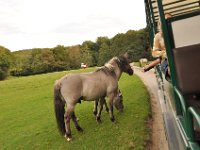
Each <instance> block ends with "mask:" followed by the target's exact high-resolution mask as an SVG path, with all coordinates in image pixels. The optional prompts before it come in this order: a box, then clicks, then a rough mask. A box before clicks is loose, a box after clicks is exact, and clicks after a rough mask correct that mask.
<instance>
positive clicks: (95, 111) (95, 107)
mask: <svg viewBox="0 0 200 150" xmlns="http://www.w3.org/2000/svg"><path fill="white" fill-rule="evenodd" d="M98 102H99V99H95V100H94V110H93V114H94V115H95V116H96V115H97V106H98Z"/></svg>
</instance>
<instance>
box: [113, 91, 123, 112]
mask: <svg viewBox="0 0 200 150" xmlns="http://www.w3.org/2000/svg"><path fill="white" fill-rule="evenodd" d="M114 105H115V107H116V109H117V110H118V111H119V112H122V111H123V110H124V104H123V96H122V93H121V91H120V90H118V93H117V97H116V99H115V100H114Z"/></svg>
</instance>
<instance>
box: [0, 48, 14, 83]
mask: <svg viewBox="0 0 200 150" xmlns="http://www.w3.org/2000/svg"><path fill="white" fill-rule="evenodd" d="M11 63H12V54H11V52H10V50H8V49H7V48H5V47H3V46H0V80H4V79H5V78H6V77H7V76H8V75H9V69H10V66H11Z"/></svg>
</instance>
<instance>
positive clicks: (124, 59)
mask: <svg viewBox="0 0 200 150" xmlns="http://www.w3.org/2000/svg"><path fill="white" fill-rule="evenodd" d="M118 60H119V62H118V65H119V68H120V69H121V71H122V72H126V73H128V74H129V75H133V69H132V68H131V66H130V64H129V63H130V60H129V58H128V54H127V53H125V54H124V55H121V56H119V57H118Z"/></svg>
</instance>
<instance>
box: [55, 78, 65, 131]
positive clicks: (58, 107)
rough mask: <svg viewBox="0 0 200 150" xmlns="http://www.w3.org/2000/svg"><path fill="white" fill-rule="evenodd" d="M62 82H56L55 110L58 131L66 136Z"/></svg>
mask: <svg viewBox="0 0 200 150" xmlns="http://www.w3.org/2000/svg"><path fill="white" fill-rule="evenodd" d="M60 88H61V86H60V82H59V81H56V83H55V85H54V110H55V117H56V121H57V125H58V129H59V131H60V133H61V134H62V135H64V134H65V132H66V130H65V122H64V113H65V102H64V101H63V100H62V98H61V93H60Z"/></svg>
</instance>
